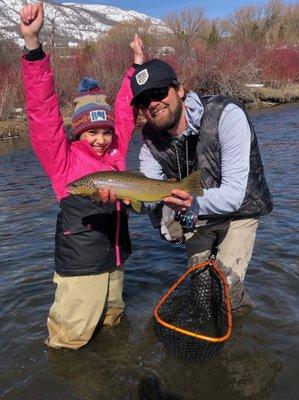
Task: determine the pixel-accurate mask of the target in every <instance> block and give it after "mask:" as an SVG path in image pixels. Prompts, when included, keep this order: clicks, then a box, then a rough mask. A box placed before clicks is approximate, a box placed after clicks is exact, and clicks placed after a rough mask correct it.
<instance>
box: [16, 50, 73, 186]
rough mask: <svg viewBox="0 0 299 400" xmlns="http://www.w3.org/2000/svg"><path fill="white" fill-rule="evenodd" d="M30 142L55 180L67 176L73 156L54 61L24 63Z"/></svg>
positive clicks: (23, 72)
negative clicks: (57, 86) (54, 72)
mask: <svg viewBox="0 0 299 400" xmlns="http://www.w3.org/2000/svg"><path fill="white" fill-rule="evenodd" d="M21 67H22V75H23V82H24V89H25V102H26V112H27V115H28V120H29V132H30V140H31V143H32V147H33V150H34V151H35V153H36V155H37V157H38V159H39V161H40V163H41V164H42V166H43V168H44V169H45V171H46V173H47V174H48V175H49V177H50V178H51V179H52V178H54V177H56V178H57V177H58V176H60V175H64V173H65V171H66V168H67V164H68V161H69V156H70V145H69V142H68V140H67V137H66V132H65V128H64V124H63V119H62V116H61V113H60V110H59V103H58V99H57V96H56V93H55V86H54V80H53V73H52V70H51V66H50V58H49V56H48V55H46V57H45V58H43V59H42V60H38V61H27V60H25V59H24V58H22V60H21Z"/></svg>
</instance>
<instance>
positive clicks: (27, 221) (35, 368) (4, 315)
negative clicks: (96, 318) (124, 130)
mask: <svg viewBox="0 0 299 400" xmlns="http://www.w3.org/2000/svg"><path fill="white" fill-rule="evenodd" d="M251 116H252V119H253V123H254V125H255V127H256V131H257V135H258V139H259V143H260V150H261V153H262V158H263V162H264V167H265V171H266V176H267V180H268V183H269V186H270V188H271V191H272V194H273V197H274V203H275V208H274V211H273V212H272V214H271V215H269V216H265V217H263V218H262V220H261V222H260V227H259V230H258V234H257V239H256V245H255V249H254V254H253V257H252V261H251V264H250V267H249V269H248V272H247V276H246V286H247V290H248V292H249V294H250V295H251V296H252V298H253V299H254V302H255V305H256V308H255V310H254V311H253V312H252V313H251V314H249V315H248V316H247V317H244V318H242V319H238V320H236V321H234V329H233V335H232V338H231V339H230V340H229V341H228V342H227V343H226V344H225V347H224V350H223V351H222V352H221V353H220V354H219V355H218V356H217V357H216V358H215V359H213V360H211V361H208V362H204V363H194V362H191V363H190V362H186V361H179V360H176V359H174V358H173V357H172V356H171V355H170V354H168V353H167V351H166V350H165V349H164V347H163V345H162V344H161V343H159V342H158V341H157V339H156V337H155V334H154V331H153V327H152V322H151V318H152V312H153V307H154V305H155V304H156V302H157V301H158V299H159V298H160V297H161V295H162V294H163V293H164V292H165V291H166V289H167V288H168V287H169V286H170V285H171V284H172V283H173V281H175V280H176V278H177V277H178V276H179V275H180V274H182V273H183V272H184V270H185V266H186V257H185V252H184V247H182V246H174V245H171V244H168V243H166V242H163V241H161V239H160V238H159V235H158V233H157V232H156V231H154V229H153V228H152V227H151V225H150V223H149V221H148V218H147V217H146V216H144V215H136V214H132V215H131V217H130V230H131V236H132V242H133V250H134V252H133V255H132V256H131V258H130V259H129V261H128V262H127V265H126V278H125V289H124V298H125V302H126V316H125V318H124V319H123V321H122V322H121V324H120V325H119V326H118V327H116V328H112V329H106V328H104V329H102V330H99V331H98V332H97V333H96V335H95V336H94V337H93V339H92V340H91V342H90V343H89V344H88V345H87V346H85V347H84V348H82V349H79V350H77V351H72V350H67V349H64V350H53V349H49V348H47V347H46V346H45V345H44V342H43V341H44V339H45V337H46V317H47V312H48V309H49V307H50V306H51V304H52V301H53V296H54V284H53V283H52V275H53V250H54V247H53V242H54V230H55V221H56V214H57V212H58V205H57V204H56V203H55V200H54V195H53V193H52V190H51V186H50V183H49V180H48V178H47V177H46V176H45V174H44V172H43V171H42V170H41V168H40V166H39V164H38V161H37V160H36V158H35V156H34V154H33V153H32V151H31V148H30V145H29V143H28V140H26V139H22V138H19V139H16V140H13V141H5V142H0V171H1V175H0V226H1V230H0V288H1V291H0V349H1V350H0V351H1V362H0V398H1V399H3V400H4V399H5V400H12V399H14V400H16V399H20V400H32V399H38V400H39V399H41V400H49V399H51V400H52V399H53V400H60V399H61V400H76V399H84V400H166V399H167V400H210V399H212V400H218V399H219V400H226V399H227V400H239V399H255V400H264V399H271V400H286V399H290V400H292V399H294V400H295V399H298V398H299V397H298V396H299V395H298V393H299V383H298V371H299V369H298V364H299V362H298V360H299V354H298V353H299V352H298V348H299V346H298V334H299V327H298V321H299V318H298V314H299V311H298V310H299V307H298V247H299V246H298V226H299V213H298V175H299V170H298V158H299V145H298V133H299V104H298V103H297V104H290V105H282V106H277V107H274V108H271V109H267V110H260V111H255V112H251ZM139 144H140V137H139V136H138V135H136V136H135V137H134V139H133V141H132V143H131V147H130V154H129V157H128V164H129V165H128V167H129V169H136V166H137V162H138V148H139Z"/></svg>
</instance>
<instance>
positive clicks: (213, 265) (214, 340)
mask: <svg viewBox="0 0 299 400" xmlns="http://www.w3.org/2000/svg"><path fill="white" fill-rule="evenodd" d="M206 266H210V267H211V268H213V269H214V270H215V271H216V272H217V274H218V275H220V277H221V279H222V281H223V286H224V292H225V301H226V308H227V311H226V322H227V331H226V334H225V335H224V336H221V337H220V338H214V337H210V336H205V335H200V334H198V333H194V332H190V331H186V330H185V329H182V328H178V327H177V326H174V325H172V324H169V323H168V322H165V321H163V320H162V319H161V318H160V317H159V315H158V309H159V308H160V306H161V304H162V303H163V302H164V301H165V300H166V299H167V297H169V296H170V294H171V293H172V292H173V291H174V290H175V289H176V288H177V287H178V286H179V284H180V283H181V282H182V281H183V280H184V279H185V278H186V277H187V276H188V275H189V274H191V272H193V271H195V270H196V269H200V268H204V267H206ZM154 316H155V318H156V320H157V321H158V322H159V324H161V325H162V326H165V327H166V328H168V329H172V330H174V331H176V332H179V333H182V334H184V335H187V336H191V337H194V338H196V339H202V340H206V341H208V342H212V343H221V342H224V341H225V340H227V339H228V338H229V337H230V336H231V333H232V328H233V323H232V312H231V304H230V300H229V288H228V283H227V280H226V277H225V275H224V273H223V272H222V271H221V269H220V268H219V267H218V262H217V261H216V260H214V259H210V260H207V261H205V262H203V263H201V264H197V265H195V266H194V267H191V268H189V269H188V270H187V271H186V272H185V273H184V274H183V275H182V276H180V277H179V279H178V280H177V281H176V282H175V283H174V284H173V285H172V286H171V287H170V288H169V289H168V290H167V292H166V293H165V294H164V296H163V297H162V298H161V299H160V301H159V302H158V304H157V305H156V306H155V308H154Z"/></svg>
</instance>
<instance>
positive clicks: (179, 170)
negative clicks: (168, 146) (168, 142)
mask: <svg viewBox="0 0 299 400" xmlns="http://www.w3.org/2000/svg"><path fill="white" fill-rule="evenodd" d="M173 145H174V150H175V155H176V162H177V166H178V172H179V179H180V180H182V178H183V177H182V170H181V163H180V158H179V152H178V148H177V144H176V140H175V139H173ZM185 152H186V168H187V171H186V176H188V175H189V160H188V158H189V154H188V139H186V140H185Z"/></svg>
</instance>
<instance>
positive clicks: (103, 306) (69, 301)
mask: <svg viewBox="0 0 299 400" xmlns="http://www.w3.org/2000/svg"><path fill="white" fill-rule="evenodd" d="M53 280H54V283H55V284H56V285H57V288H56V292H55V299H54V303H53V305H52V307H51V308H50V311H49V315H48V320H47V325H48V332H49V337H48V339H47V340H46V344H47V345H48V346H51V347H56V348H58V347H68V348H71V349H78V348H79V347H81V346H84V345H85V344H86V343H87V342H88V341H89V339H90V338H91V336H92V334H93V332H94V330H95V328H96V326H97V324H98V323H99V321H101V322H103V324H104V325H110V326H112V325H117V324H118V323H119V322H120V319H121V316H122V314H123V313H124V308H125V305H124V302H123V299H122V291H123V282H124V270H123V267H118V268H117V269H116V270H114V271H113V272H105V273H102V274H99V275H86V276H85V275H84V276H73V277H64V276H60V275H58V274H57V273H55V274H54V279H53Z"/></svg>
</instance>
